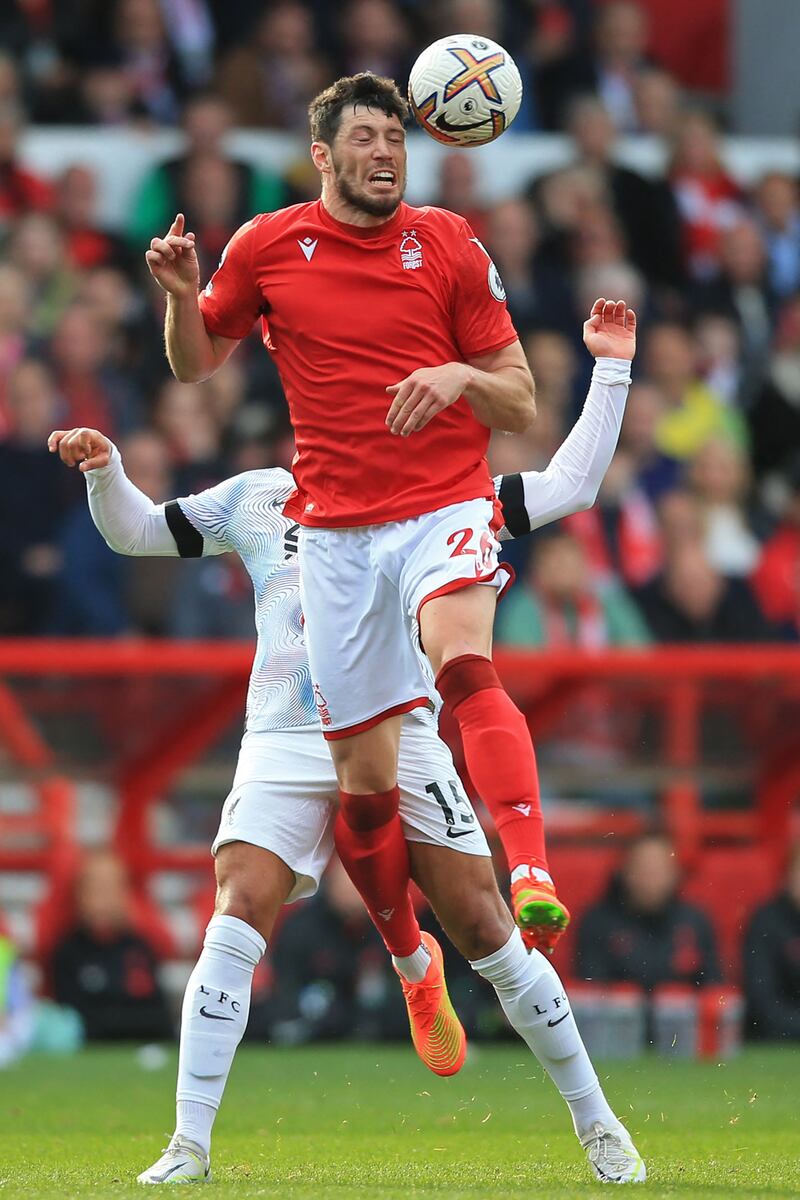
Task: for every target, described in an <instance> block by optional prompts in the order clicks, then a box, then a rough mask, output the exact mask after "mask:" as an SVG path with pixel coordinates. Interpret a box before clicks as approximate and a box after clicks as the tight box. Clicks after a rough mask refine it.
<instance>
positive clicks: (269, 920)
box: [214, 879, 276, 941]
mask: <svg viewBox="0 0 800 1200" xmlns="http://www.w3.org/2000/svg"><path fill="white" fill-rule="evenodd" d="M214 913H215V914H216V916H218V917H238V919H239V920H240V921H245V922H246V923H247V924H248V925H250V926H251V927H252V928H253V929H255V930H256V931H257V932H258V933H260V934H261V936H262V937H263V938H264V940H265V941H266V940H267V939H268V938H269V936H270V934H271V933H272V926H273V924H274V922H275V916H276V906H275V899H274V896H273V895H272V894H271V893H270V892H269V891H268V890H267V889H264V888H263V887H261V886H259V885H258V884H254V883H252V882H248V881H246V880H237V879H229V880H227V881H226V883H225V884H222V885H217V899H216V903H215V905H214Z"/></svg>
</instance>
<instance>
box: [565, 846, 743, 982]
mask: <svg viewBox="0 0 800 1200" xmlns="http://www.w3.org/2000/svg"><path fill="white" fill-rule="evenodd" d="M680 883H681V878H680V869H679V866H678V861H677V858H676V855H675V848H674V846H673V845H672V843H671V842H670V841H669V839H668V838H666V837H664V836H662V835H660V834H646V835H645V836H643V837H640V838H639V839H637V840H636V841H635V842H633V843H632V844H631V845H630V847H629V848H628V850H627V853H626V854H625V857H624V860H623V863H622V866H621V868H620V870H619V872H618V874H617V875H616V876H615V877H614V878H613V880H612V882H611V885H610V887H609V889H608V892H607V893H606V895H605V897H604V898H603V899H602V900H600V901H599V902H598V903H597V904H595V905H594V906H593V907H592V908H590V909H589V910H588V911H587V912H586V914H585V916H584V918H583V920H582V921H581V923H580V925H579V927H578V943H577V970H578V974H579V975H580V976H581V978H583V979H590V980H592V981H593V982H596V983H635V984H638V985H639V986H640V987H642V988H644V989H645V991H648V992H652V991H653V990H654V989H655V988H657V987H658V986H659V985H660V984H665V983H682V984H689V985H694V986H700V985H702V984H707V983H716V982H718V981H719V980H720V978H721V974H720V968H719V963H718V955H717V948H716V944H715V939H714V933H713V930H712V927H711V923H710V921H709V920H708V917H706V915H705V913H703V912H701V911H700V910H699V909H697V908H695V907H694V906H693V905H691V904H687V903H685V901H683V900H681V899H680V894H679V892H680Z"/></svg>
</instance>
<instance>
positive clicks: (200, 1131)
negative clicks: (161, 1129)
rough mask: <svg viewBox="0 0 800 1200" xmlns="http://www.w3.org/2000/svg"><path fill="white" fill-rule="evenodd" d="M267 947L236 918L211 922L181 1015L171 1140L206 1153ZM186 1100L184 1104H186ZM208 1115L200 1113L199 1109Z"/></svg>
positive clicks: (219, 918) (246, 925) (256, 934)
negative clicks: (177, 1139) (183, 1141)
mask: <svg viewBox="0 0 800 1200" xmlns="http://www.w3.org/2000/svg"><path fill="white" fill-rule="evenodd" d="M266 948H267V944H266V942H265V941H264V939H263V938H262V936H261V934H260V933H258V932H257V931H256V930H255V929H253V928H252V926H250V925H248V924H247V922H246V921H240V920H239V918H238V917H212V918H211V920H210V921H209V923H208V926H207V927H206V936H205V938H204V940H203V950H202V952H201V954H200V957H199V959H198V960H197V965H196V966H195V969H194V970H193V971H192V974H191V975H190V977H189V982H188V983H187V985H186V992H185V994H184V997H183V1009H182V1012H181V1044H180V1053H179V1056H178V1088H177V1125H176V1127H175V1133H176V1135H179V1136H181V1137H187V1138H189V1140H190V1141H192V1142H196V1143H197V1144H198V1145H199V1146H201V1147H202V1149H203V1150H204V1151H205V1152H206V1154H207V1153H208V1151H209V1148H210V1145H211V1127H212V1125H213V1124H214V1117H215V1116H216V1111H217V1109H218V1108H219V1105H220V1101H221V1099H222V1093H223V1091H224V1090H225V1084H226V1082H227V1079H228V1074H229V1072H230V1069H231V1065H232V1063H233V1056H234V1054H235V1053H236V1048H237V1046H238V1045H239V1042H240V1041H241V1040H242V1035H243V1034H244V1031H245V1028H246V1027H247V1018H248V1016H249V1013H250V989H251V986H252V983H253V972H254V971H255V969H256V967H257V966H258V963H259V961H260V960H261V957H262V955H263V953H264V951H265V950H266ZM187 1101H188V1104H187V1103H186V1102H187ZM204 1108H205V1109H208V1110H210V1111H209V1112H205V1113H204V1112H203V1111H202V1109H204Z"/></svg>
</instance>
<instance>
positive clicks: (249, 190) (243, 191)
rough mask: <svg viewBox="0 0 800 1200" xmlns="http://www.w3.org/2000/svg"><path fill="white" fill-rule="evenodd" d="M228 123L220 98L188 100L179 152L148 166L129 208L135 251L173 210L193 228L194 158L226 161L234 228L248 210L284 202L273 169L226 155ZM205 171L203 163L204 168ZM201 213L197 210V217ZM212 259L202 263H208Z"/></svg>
mask: <svg viewBox="0 0 800 1200" xmlns="http://www.w3.org/2000/svg"><path fill="white" fill-rule="evenodd" d="M232 125H233V113H232V111H231V108H230V105H228V104H227V103H226V102H225V101H224V100H223V99H222V98H221V97H219V96H215V95H214V94H213V93H211V92H204V93H201V94H200V95H198V96H195V97H193V98H192V99H190V100H189V101H188V102H187V104H186V105H185V107H184V109H183V113H182V116H181V127H182V130H183V133H184V135H185V138H186V145H185V147H184V150H183V152H182V153H181V154H180V155H179V156H178V157H177V158H171V159H168V160H167V161H166V162H163V163H159V165H158V166H156V167H154V168H153V170H152V171H150V172H149V174H147V175H146V176H145V178H144V180H143V181H142V183H141V185H140V187H139V190H138V192H137V194H136V199H135V201H134V203H133V205H132V207H131V213H130V219H129V221H128V236H129V238H130V241H131V245H132V246H135V247H136V251H137V254H139V253H141V247H142V246H146V245H148V243H149V242H150V239H151V238H152V237H153V236H154V234H155V233H157V232H158V231H159V230H160V229H164V228H166V227H167V226H168V225H169V224H170V223H171V221H172V218H173V217H174V216H175V213H176V212H183V213H185V214H186V218H187V221H188V227H189V228H190V229H194V230H195V232H196V231H197V221H198V215H196V205H197V204H198V203H199V204H200V205H201V206H202V204H203V196H202V194H201V193H200V192H199V190H198V183H200V184H201V185H202V183H203V182H204V180H203V179H202V178H201V180H199V181H198V179H197V173H196V171H194V172H193V164H195V163H196V162H197V160H200V161H201V162H204V163H206V164H207V163H208V162H209V161H211V160H222V161H225V162H227V163H228V164H229V170H230V172H231V174H233V175H235V179H233V180H232V181H229V184H228V186H232V188H233V196H232V197H231V199H230V201H229V209H230V212H229V214H228V217H227V220H226V222H225V224H226V225H230V224H231V222H232V224H233V228H238V226H239V225H242V224H243V223H244V222H245V221H246V220H249V219H250V217H251V216H252V214H253V213H254V212H271V211H272V210H273V209H275V208H278V207H280V205H281V204H282V203H283V202H284V189H283V185H282V183H281V181H280V179H279V178H278V176H276V175H275V174H273V173H272V172H269V171H264V170H256V169H255V168H254V167H252V166H250V165H249V164H247V163H243V162H240V161H238V160H236V159H232V158H230V156H229V155H228V154H227V153H226V150H225V140H226V137H227V135H228V134H229V132H230V130H231V128H232ZM205 176H206V179H207V176H208V167H206V169H205ZM202 215H203V214H202V212H201V213H200V214H199V217H200V219H202ZM218 258H219V255H217V258H214V259H212V260H210V261H209V262H208V264H207V265H208V267H209V268H210V267H211V266H213V265H214V264H215V263H216V261H217V259H218Z"/></svg>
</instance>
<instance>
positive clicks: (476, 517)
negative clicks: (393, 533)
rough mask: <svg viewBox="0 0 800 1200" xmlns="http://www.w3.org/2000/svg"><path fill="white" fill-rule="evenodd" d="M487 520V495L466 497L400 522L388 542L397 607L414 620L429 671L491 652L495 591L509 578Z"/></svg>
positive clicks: (490, 519)
mask: <svg viewBox="0 0 800 1200" xmlns="http://www.w3.org/2000/svg"><path fill="white" fill-rule="evenodd" d="M493 522H494V506H493V504H492V503H491V502H490V501H488V500H468V501H465V502H463V503H460V504H451V505H449V506H448V507H447V508H443V509H441V510H439V511H438V512H432V513H426V514H425V515H424V516H422V517H419V518H417V519H416V520H415V521H413V522H405V523H404V524H403V528H402V530H401V534H402V541H400V540H398V541H395V543H393V544H392V546H391V550H392V553H393V559H394V563H395V565H396V569H397V570H398V588H399V591H400V599H401V603H402V606H403V610H404V613H405V614H406V615H407V616H408V617H409V618H411V619H412V620H417V621H418V622H419V625H420V633H421V639H422V644H423V646H424V647H425V652H426V653H427V655H428V658H429V659H430V661H431V664H432V666H433V667H434V670H438V669H439V667H440V666H441V664H442V663H443V662H445V661H446V660H447V659H448V658H453V657H455V656H456V655H458V654H469V653H472V654H483V655H488V654H489V653H490V651H491V638H492V623H493V620H494V606H495V601H496V593H497V591H499V590H502V588H503V587H504V586H505V584H506V583H507V582H508V579H509V571H508V568H506V567H505V566H503V565H502V564H500V562H499V561H498V552H499V549H500V544H499V542H498V541H497V539H496V537H495V534H494V530H493ZM476 585H477V586H476Z"/></svg>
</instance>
